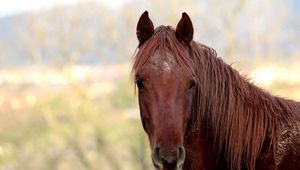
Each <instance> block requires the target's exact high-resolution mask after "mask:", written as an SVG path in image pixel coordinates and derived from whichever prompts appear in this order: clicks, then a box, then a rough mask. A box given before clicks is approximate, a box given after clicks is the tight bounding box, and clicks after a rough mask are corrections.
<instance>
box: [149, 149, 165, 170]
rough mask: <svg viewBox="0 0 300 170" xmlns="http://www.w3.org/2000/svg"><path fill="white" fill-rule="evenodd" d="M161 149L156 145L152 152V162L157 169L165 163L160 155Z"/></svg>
mask: <svg viewBox="0 0 300 170" xmlns="http://www.w3.org/2000/svg"><path fill="white" fill-rule="evenodd" d="M159 152H160V149H159V147H155V148H154V149H153V152H152V162H153V164H154V166H155V167H156V168H157V169H162V168H163V163H162V160H161V158H160V155H159Z"/></svg>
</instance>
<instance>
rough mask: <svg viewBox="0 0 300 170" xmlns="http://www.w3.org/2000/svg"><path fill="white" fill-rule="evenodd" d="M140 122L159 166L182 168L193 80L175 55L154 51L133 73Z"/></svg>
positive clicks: (161, 167) (156, 165) (155, 161)
mask: <svg viewBox="0 0 300 170" xmlns="http://www.w3.org/2000/svg"><path fill="white" fill-rule="evenodd" d="M136 84H137V87H138V96H139V106H140V112H141V118H142V123H143V127H144V129H145V131H146V132H147V134H148V136H149V139H150V144H151V147H152V160H153V163H154V165H155V167H157V168H159V169H163V168H167V169H170V168H171V169H181V168H182V166H183V163H184V159H185V150H184V147H183V141H184V136H185V131H186V128H187V122H188V121H189V118H190V115H191V105H192V98H193V95H194V91H195V81H194V79H193V77H192V76H191V75H188V74H187V73H186V72H185V71H184V70H182V68H180V67H179V66H178V64H177V62H176V60H175V58H174V56H173V55H172V54H171V53H170V52H167V53H166V55H165V56H164V57H162V56H160V54H159V53H158V52H156V53H155V54H154V55H153V56H151V58H150V59H149V62H148V63H147V64H146V65H145V66H144V67H143V68H142V69H141V70H140V71H139V73H138V74H137V75H136Z"/></svg>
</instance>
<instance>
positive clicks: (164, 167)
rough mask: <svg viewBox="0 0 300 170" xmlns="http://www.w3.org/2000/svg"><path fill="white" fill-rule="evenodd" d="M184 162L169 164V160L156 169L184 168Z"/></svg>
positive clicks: (180, 169) (177, 169)
mask: <svg viewBox="0 0 300 170" xmlns="http://www.w3.org/2000/svg"><path fill="white" fill-rule="evenodd" d="M182 167H183V162H182V163H178V164H174V163H173V164H169V163H167V162H165V163H163V164H161V165H160V166H157V165H156V166H155V169H156V170H183V169H182Z"/></svg>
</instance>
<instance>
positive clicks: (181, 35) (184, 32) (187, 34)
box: [176, 12, 194, 44]
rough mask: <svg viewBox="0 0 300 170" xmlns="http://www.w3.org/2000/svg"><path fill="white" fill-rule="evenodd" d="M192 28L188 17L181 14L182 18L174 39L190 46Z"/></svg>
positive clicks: (192, 33)
mask: <svg viewBox="0 0 300 170" xmlns="http://www.w3.org/2000/svg"><path fill="white" fill-rule="evenodd" d="M193 35H194V28H193V23H192V21H191V19H190V17H189V16H188V15H187V14H186V13H185V12H183V13H182V17H181V19H180V21H179V23H178V24H177V27H176V37H177V39H178V40H179V41H180V42H184V43H186V44H190V42H191V41H192V40H193Z"/></svg>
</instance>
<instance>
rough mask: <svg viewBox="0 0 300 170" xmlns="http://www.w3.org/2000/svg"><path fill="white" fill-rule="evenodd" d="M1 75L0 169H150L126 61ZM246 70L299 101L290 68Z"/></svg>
mask: <svg viewBox="0 0 300 170" xmlns="http://www.w3.org/2000/svg"><path fill="white" fill-rule="evenodd" d="M0 72H1V74H0V75H1V76H0V81H1V82H0V86H1V88H0V94H1V95H0V116H1V119H0V139H1V140H0V170H19V169H27V170H40V169H45V170H47V169H49V170H50V169H51V170H52V169H59V170H68V169H72V170H76V169H78V170H81V169H90V170H93V169H105V170H119V169H120V170H121V169H122V170H123V169H124V170H127V169H128V170H132V169H137V170H139V169H151V168H150V167H151V163H150V160H149V159H150V152H149V149H148V148H149V147H148V142H147V138H146V135H145V133H144V132H143V129H142V127H141V123H140V120H139V111H138V108H137V100H136V96H135V93H134V88H133V85H132V83H131V81H130V76H129V72H130V70H129V65H128V64H125V65H124V64H123V65H111V66H105V67H100V66H96V67H88V66H73V67H68V68H64V69H57V68H47V67H26V68H9V69H2V70H0ZM292 73H293V74H294V77H293V75H292ZM249 75H250V76H251V77H253V80H252V81H254V83H255V84H258V85H260V86H262V87H265V88H266V89H270V91H271V92H272V93H274V94H276V95H280V96H285V97H290V98H293V99H296V100H300V78H299V76H298V75H300V70H299V69H298V68H297V67H290V69H289V70H287V69H283V68H278V67H276V66H270V67H266V68H260V67H257V68H256V69H253V70H252V71H251V72H250V73H249ZM287 75H289V76H287ZM289 77H291V78H290V79H289V80H288V78H289Z"/></svg>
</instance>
